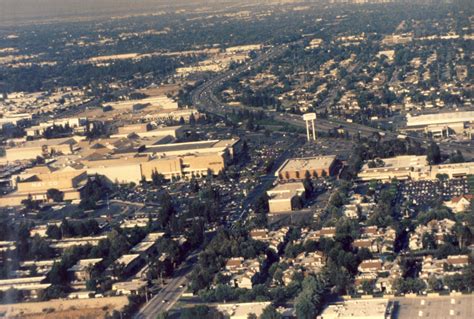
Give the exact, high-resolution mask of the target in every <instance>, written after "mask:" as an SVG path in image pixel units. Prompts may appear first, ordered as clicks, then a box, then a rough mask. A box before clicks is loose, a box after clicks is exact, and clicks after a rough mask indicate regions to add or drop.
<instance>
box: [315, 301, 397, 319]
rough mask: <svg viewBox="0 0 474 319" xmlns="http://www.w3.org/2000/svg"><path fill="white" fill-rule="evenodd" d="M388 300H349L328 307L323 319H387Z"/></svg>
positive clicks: (324, 311)
mask: <svg viewBox="0 0 474 319" xmlns="http://www.w3.org/2000/svg"><path fill="white" fill-rule="evenodd" d="M387 305H388V300H386V299H375V300H348V301H344V302H339V303H336V304H332V305H329V306H327V307H326V308H325V309H324V310H323V312H322V314H321V316H320V317H321V318H323V319H336V318H353V319H379V318H380V319H385V318H386V317H385V313H386V311H387Z"/></svg>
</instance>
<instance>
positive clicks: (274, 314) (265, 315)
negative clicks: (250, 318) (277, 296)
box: [260, 305, 281, 319]
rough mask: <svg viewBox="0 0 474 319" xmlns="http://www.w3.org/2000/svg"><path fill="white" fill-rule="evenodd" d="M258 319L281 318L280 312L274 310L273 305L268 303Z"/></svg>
mask: <svg viewBox="0 0 474 319" xmlns="http://www.w3.org/2000/svg"><path fill="white" fill-rule="evenodd" d="M260 319H281V314H280V313H279V312H278V311H276V309H275V307H274V306H272V305H268V306H267V307H265V309H263V312H262V314H261V315H260Z"/></svg>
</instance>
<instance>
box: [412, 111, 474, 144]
mask: <svg viewBox="0 0 474 319" xmlns="http://www.w3.org/2000/svg"><path fill="white" fill-rule="evenodd" d="M406 119H407V125H406V130H407V131H424V132H425V133H430V134H432V135H433V136H434V137H449V136H450V135H453V134H455V135H466V136H468V137H469V138H472V135H471V129H472V127H473V125H474V111H466V112H449V113H436V114H423V115H416V116H412V115H410V114H408V115H407V117H406Z"/></svg>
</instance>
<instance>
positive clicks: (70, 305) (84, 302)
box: [0, 296, 128, 319]
mask: <svg viewBox="0 0 474 319" xmlns="http://www.w3.org/2000/svg"><path fill="white" fill-rule="evenodd" d="M127 303H128V299H127V297H125V296H120V297H109V298H97V299H72V300H51V301H48V302H32V303H20V304H10V305H0V318H1V317H2V316H3V317H5V318H28V319H40V318H41V319H53V318H54V319H78V318H81V319H89V318H91V319H92V318H94V319H95V318H103V317H104V316H105V314H106V313H107V312H108V313H112V311H113V310H121V309H122V308H123V307H124V306H125V305H126V304H127Z"/></svg>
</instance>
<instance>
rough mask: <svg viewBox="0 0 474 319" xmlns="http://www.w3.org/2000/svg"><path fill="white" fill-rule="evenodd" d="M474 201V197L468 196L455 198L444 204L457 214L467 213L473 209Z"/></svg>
mask: <svg viewBox="0 0 474 319" xmlns="http://www.w3.org/2000/svg"><path fill="white" fill-rule="evenodd" d="M473 200H474V195H472V194H466V195H461V196H455V197H453V198H451V200H449V201H446V202H444V205H445V206H446V207H448V208H451V210H452V211H453V212H455V213H462V212H465V211H467V210H468V209H469V207H471V203H472V202H473Z"/></svg>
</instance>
